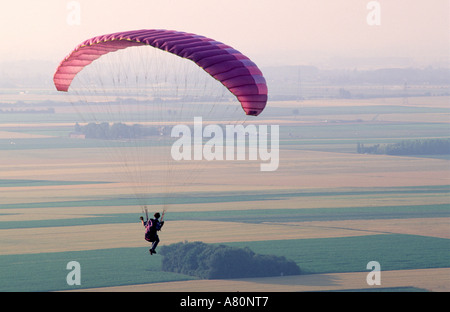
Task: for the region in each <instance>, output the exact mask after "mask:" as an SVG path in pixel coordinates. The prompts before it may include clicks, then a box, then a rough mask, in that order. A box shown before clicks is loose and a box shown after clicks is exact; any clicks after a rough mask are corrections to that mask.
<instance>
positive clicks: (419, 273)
mask: <svg viewBox="0 0 450 312" xmlns="http://www.w3.org/2000/svg"><path fill="white" fill-rule="evenodd" d="M367 274H368V273H367V272H356V273H330V274H311V275H297V276H283V277H270V278H267V277H266V278H249V279H241V280H194V281H185V282H169V283H155V284H142V285H129V286H118V287H104V288H93V289H83V290H80V291H98V292H105V291H106V292H111V291H120V292H130V291H131V292H255V293H258V292H298V291H325V290H328V291H329V290H331V291H333V290H335V291H336V290H348V289H376V288H390V287H416V288H421V289H426V290H429V291H438V292H448V291H450V268H443V269H420V270H398V271H382V272H381V285H379V286H378V285H374V286H369V285H367V282H366V278H367ZM269 296H270V295H269Z"/></svg>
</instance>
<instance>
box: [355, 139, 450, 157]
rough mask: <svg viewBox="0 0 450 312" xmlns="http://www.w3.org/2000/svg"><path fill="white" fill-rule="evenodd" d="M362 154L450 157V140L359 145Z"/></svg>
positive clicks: (357, 148) (358, 148)
mask: <svg viewBox="0 0 450 312" xmlns="http://www.w3.org/2000/svg"><path fill="white" fill-rule="evenodd" d="M356 151H357V152H358V153H360V154H384V155H450V139H421V140H403V141H401V142H400V143H392V144H376V145H372V146H365V145H364V144H362V143H357V146H356Z"/></svg>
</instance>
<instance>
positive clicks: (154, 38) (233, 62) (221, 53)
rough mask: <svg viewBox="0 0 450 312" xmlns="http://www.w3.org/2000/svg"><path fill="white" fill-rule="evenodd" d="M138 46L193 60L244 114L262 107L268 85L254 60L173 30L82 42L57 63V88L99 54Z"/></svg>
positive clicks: (255, 112)
mask: <svg viewBox="0 0 450 312" xmlns="http://www.w3.org/2000/svg"><path fill="white" fill-rule="evenodd" d="M139 45H149V46H152V47H155V48H157V49H160V50H163V51H167V52H170V53H172V54H175V55H177V56H179V57H182V58H186V59H189V60H191V61H193V62H194V63H196V64H197V65H198V66H199V67H201V68H203V69H204V70H205V71H206V72H207V73H208V74H209V75H211V76H212V77H214V78H215V79H216V80H218V81H220V82H221V83H222V84H223V85H224V86H225V87H226V88H227V89H228V90H229V91H230V92H231V93H232V94H233V95H235V96H236V98H237V99H238V100H239V102H240V103H241V105H242V108H243V110H244V111H245V113H246V114H247V115H252V116H257V115H259V114H260V113H261V112H262V111H263V110H264V107H265V106H266V103H267V85H266V81H265V79H264V77H263V75H262V73H261V71H260V70H259V68H258V67H257V66H256V64H255V63H253V62H252V61H251V60H250V59H249V58H248V57H246V56H245V55H243V54H242V53H240V52H239V51H237V50H235V49H233V48H232V47H230V46H228V45H226V44H223V43H221V42H218V41H215V40H213V39H210V38H206V37H203V36H199V35H195V34H190V33H185V32H178V31H173V30H147V29H144V30H135V31H126V32H118V33H113V34H108V35H102V36H97V37H94V38H91V39H88V40H86V41H84V42H82V43H81V44H79V45H78V46H77V47H76V48H75V49H74V50H73V51H72V52H71V53H70V54H69V55H68V56H67V57H66V58H65V59H64V60H63V61H62V62H61V63H60V65H59V66H58V68H57V70H56V73H55V75H54V77H53V81H54V83H55V86H56V89H57V90H58V91H68V90H69V87H70V84H71V82H72V80H73V79H74V77H75V76H76V75H77V74H78V73H79V72H80V71H81V70H82V69H83V68H84V67H85V66H87V65H89V64H90V63H92V62H93V61H94V60H96V59H98V58H99V57H101V56H102V55H104V54H107V53H109V52H114V51H117V50H120V49H125V48H128V47H131V46H139Z"/></svg>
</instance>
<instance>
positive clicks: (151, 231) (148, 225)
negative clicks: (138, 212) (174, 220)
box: [140, 212, 164, 255]
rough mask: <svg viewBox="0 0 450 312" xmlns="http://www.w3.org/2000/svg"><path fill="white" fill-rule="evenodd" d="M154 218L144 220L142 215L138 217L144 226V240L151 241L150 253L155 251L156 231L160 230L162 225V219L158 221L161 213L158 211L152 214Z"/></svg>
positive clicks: (156, 242)
mask: <svg viewBox="0 0 450 312" xmlns="http://www.w3.org/2000/svg"><path fill="white" fill-rule="evenodd" d="M154 217H155V218H154V219H148V217H147V221H144V217H140V219H141V222H142V225H143V226H144V227H145V240H146V241H147V242H150V243H152V248H150V249H149V252H150V254H151V255H153V254H155V253H156V250H155V249H156V246H158V243H159V237H158V234H157V232H158V231H160V230H161V228H162V226H163V225H164V221H159V218H160V217H161V215H160V214H159V212H157V213H155V214H154Z"/></svg>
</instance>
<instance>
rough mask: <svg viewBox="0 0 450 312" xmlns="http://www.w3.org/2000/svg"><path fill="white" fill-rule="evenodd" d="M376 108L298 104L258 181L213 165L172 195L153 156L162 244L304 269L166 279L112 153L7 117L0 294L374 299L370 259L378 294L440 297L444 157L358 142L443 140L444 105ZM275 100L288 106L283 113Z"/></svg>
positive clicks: (254, 174) (252, 169)
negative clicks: (270, 257) (369, 295)
mask: <svg viewBox="0 0 450 312" xmlns="http://www.w3.org/2000/svg"><path fill="white" fill-rule="evenodd" d="M367 101H369V100H367ZM373 101H374V102H371V103H372V104H373V105H372V106H368V107H363V104H367V103H366V102H365V101H362V102H361V103H359V104H358V103H355V102H351V101H350V102H349V103H347V106H346V109H344V110H340V107H339V105H343V102H342V101H341V102H336V101H332V102H331V103H329V105H331V106H328V107H333V106H334V105H335V107H334V110H331V111H328V112H326V111H327V106H325V104H326V103H317V102H316V103H310V102H305V103H303V105H304V107H305V115H304V116H303V117H302V116H300V117H298V116H295V117H286V116H284V115H283V116H270V119H269V117H268V118H267V119H266V120H265V121H267V122H269V121H270V122H274V123H279V124H280V126H281V127H280V129H281V138H280V149H281V150H280V167H279V169H278V170H277V171H275V172H272V173H267V172H260V171H259V163H249V162H245V161H236V162H228V163H227V162H210V163H208V166H207V167H205V168H203V169H202V170H199V174H198V177H197V178H196V179H192V180H189V183H184V182H182V181H180V182H179V183H178V182H177V183H175V185H174V186H173V189H172V191H173V194H172V195H171V196H170V197H167V196H164V195H162V194H163V192H164V189H165V186H164V185H163V184H164V183H165V181H166V180H164V179H163V173H162V169H161V166H162V160H163V159H162V158H159V157H160V156H161V155H159V154H155V158H154V159H152V160H153V162H152V163H151V164H147V165H146V166H144V167H143V169H142V170H144V172H145V173H148V174H154V175H155V179H156V180H158V179H161V180H160V181H161V184H155V185H154V186H152V188H151V190H152V192H151V193H149V194H148V196H149V198H150V201H149V203H150V204H149V209H150V210H151V211H153V210H160V209H161V207H162V206H163V205H167V206H168V212H167V214H166V217H165V218H166V220H167V223H166V225H165V227H164V229H163V231H162V232H161V235H160V237H161V244H162V245H164V244H171V243H176V242H180V241H184V240H187V241H203V242H206V243H214V244H230V245H232V246H240V247H249V248H251V249H252V250H253V251H255V252H256V253H262V254H274V255H279V256H285V257H286V258H288V259H292V260H294V261H295V262H296V263H297V264H298V266H299V267H300V269H301V270H302V272H303V273H304V275H300V276H296V277H287V276H284V277H273V278H261V279H250V280H229V281H202V280H196V279H195V278H193V277H190V276H186V275H181V274H175V273H168V272H162V271H161V269H160V266H161V256H160V255H154V256H150V255H149V254H148V248H149V246H148V243H146V242H145V241H144V239H143V229H142V227H141V225H140V223H139V222H138V221H139V220H138V218H139V216H140V215H141V214H142V211H141V207H140V206H139V202H138V201H137V200H136V198H135V197H134V195H133V192H135V191H136V190H140V187H141V186H140V185H136V183H135V181H129V180H126V179H124V177H125V175H124V174H123V172H125V170H126V169H125V168H124V167H123V166H118V165H117V159H114V158H111V157H105V153H108V151H109V150H108V149H107V148H99V147H98V144H97V143H96V142H95V141H92V140H80V139H68V138H67V137H61V133H67V132H68V131H71V130H70V129H71V127H70V123H69V122H66V121H67V120H66V119H65V118H53V119H51V120H49V121H47V123H44V122H42V123H40V124H39V127H38V128H39V129H36V126H30V127H27V128H26V129H21V128H20V127H19V126H13V125H11V124H9V125H8V124H7V122H8V121H7V120H4V121H3V123H2V124H0V127H1V130H2V131H1V132H0V173H1V175H0V197H1V201H0V262H1V264H2V265H1V268H0V276H1V281H0V290H1V291H54V290H74V289H77V290H78V289H94V290H95V289H97V290H108V289H109V290H118V291H120V290H125V291H126V290H137V291H139V290H147V291H155V289H157V290H160V291H171V290H172V291H182V290H183V289H191V290H194V291H205V290H213V289H216V290H218V291H221V290H223V291H230V290H231V291H235V290H242V289H245V287H249V288H248V289H256V291H261V290H262V291H297V290H301V291H305V290H306V291H308V290H312V291H315V290H355V289H360V290H364V291H369V290H371V288H370V286H368V285H367V283H366V282H365V277H366V275H367V273H368V270H367V269H366V265H367V263H368V262H369V261H372V260H375V261H379V262H380V264H381V269H382V285H381V287H379V289H380V290H382V287H385V288H386V290H389V289H393V290H399V289H404V290H406V291H413V290H417V289H419V290H433V291H448V290H449V287H450V282H449V278H448V276H449V271H448V270H449V268H450V258H449V253H448V250H449V247H450V246H449V242H450V241H449V239H450V231H449V228H450V192H449V191H450V186H449V183H448V181H449V179H450V176H449V170H448V168H449V160H448V159H443V158H439V157H420V156H411V157H407V156H401V157H400V156H397V157H395V156H387V155H364V154H357V153H356V143H357V142H359V141H364V142H366V143H367V144H376V143H390V142H395V141H396V140H397V138H416V137H421V138H422V137H425V138H426V137H445V136H446V129H448V123H447V122H446V120H445V118H447V117H448V107H447V106H445V105H443V104H442V102H439V99H431V100H430V103H425V100H423V99H419V100H417V99H411V101H410V102H409V103H410V107H407V108H406V109H404V107H402V106H401V105H398V104H399V103H393V105H386V103H383V102H377V101H375V100H373ZM441 101H442V99H441ZM278 104H279V105H281V106H283V105H286V106H287V110H289V111H290V110H292V108H291V107H292V106H291V105H292V103H291V104H286V103H281V102H280V103H274V105H275V106H276V105H278ZM313 105H318V106H317V107H313ZM427 105H428V106H427ZM427 107H428V108H430V107H431V108H433V109H432V110H430V111H428V110H427ZM320 109H324V110H325V112H324V113H323V114H320ZM318 112H319V113H318ZM402 112H404V115H402ZM427 112H428V113H429V114H427ZM376 115H378V117H377V118H376V121H373V122H372V121H370V122H369V121H368V120H371V119H374V117H375V116H376ZM421 116H422V117H421ZM436 116H440V117H439V118H435V117H436ZM40 117H41V116H40ZM369 117H370V119H369ZM27 118H28V119H27V122H29V123H33V122H35V120H33V116H28V117H27ZM333 118H334V119H333ZM360 118H361V119H362V120H363V121H362V122H359V121H358V122H353V120H356V119H360ZM421 118H422V119H421ZM299 119H301V120H299ZM325 119H326V120H327V122H324V120H325ZM333 120H334V121H333ZM265 121H264V119H263V120H262V121H261V122H265ZM331 121H333V122H331ZM358 123H359V124H358ZM7 125H8V126H7ZM3 130H4V131H3ZM11 133H17V135H15V136H14V135H11ZM109 148H110V149H112V150H115V151H117V150H120V149H122V148H125V149H126V148H127V147H126V146H124V144H123V142H122V143H120V144H118V145H117V146H111V145H110V147H109ZM158 155H159V156H158ZM132 164H133V166H138V165H139V163H138V162H133V163H132ZM177 170H179V173H180V175H183V176H184V175H189V173H190V172H191V171H192V170H193V167H191V166H189V165H188V164H179V166H178V167H177ZM143 189H144V188H143ZM73 260H75V261H79V262H80V264H81V268H82V285H81V286H75V287H74V286H69V285H67V283H66V279H65V278H66V275H67V273H68V270H67V269H66V264H67V263H68V262H69V261H73ZM24 268H26V269H24ZM408 272H409V273H410V274H409V275H408ZM391 277H392V279H391ZM220 285H222V286H220ZM109 287H113V288H109ZM114 287H117V288H114ZM121 287H122V288H121ZM243 287H244V288H243Z"/></svg>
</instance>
